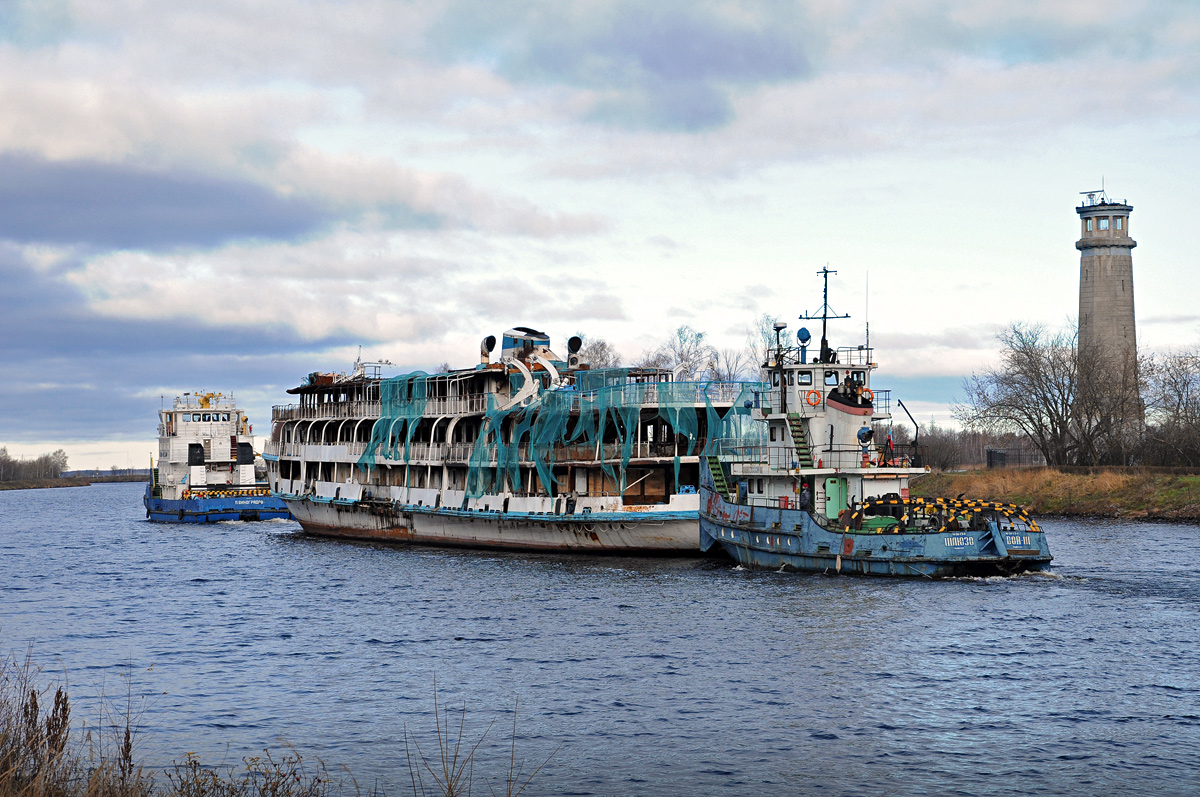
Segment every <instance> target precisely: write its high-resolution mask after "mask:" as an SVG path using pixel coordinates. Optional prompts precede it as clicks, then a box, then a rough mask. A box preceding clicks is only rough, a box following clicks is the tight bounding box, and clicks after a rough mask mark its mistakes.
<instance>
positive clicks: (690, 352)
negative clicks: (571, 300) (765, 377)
mask: <svg viewBox="0 0 1200 797" xmlns="http://www.w3.org/2000/svg"><path fill="white" fill-rule="evenodd" d="M775 320H776V319H775V317H774V316H771V315H767V314H766V313H764V314H762V315H760V316H759V317H758V318H756V319H755V320H754V322H753V324H751V326H750V327H749V328H747V330H746V344H745V346H744V347H742V348H727V349H718V348H717V347H716V346H714V345H712V344H711V343H710V342H709V339H708V334H707V333H705V332H701V331H699V330H697V329H694V328H692V327H691V326H690V325H688V324H684V325H682V326H680V327H678V328H677V329H675V331H673V332H672V333H671V334H670V335H668V336H667V337H666V338H665V339H664V340H662V341H661V342H660V343H659V344H658V345H656V346H653V347H651V348H650V349H647V350H646V351H643V352H642V353H641V354H640V355H638V356H637V357H635V358H633V359H632V360H631V361H630V363H629V367H632V368H666V369H669V370H672V371H677V372H678V374H679V377H678V378H679V381H685V382H705V381H715V382H737V381H741V380H757V379H759V378H760V373H759V369H760V368H761V367H762V364H763V363H764V362H766V360H767V354H768V350H769V349H771V348H774V346H775V338H774V334H775V333H774V329H775ZM578 336H579V337H580V338H581V339H582V340H583V347H582V348H581V349H580V352H579V353H580V355H582V356H583V357H584V358H585V359H587V361H588V362H589V363H590V364H591V367H592V368H619V367H621V366H622V365H624V362H625V361H624V358H623V357H622V356H621V354H620V352H618V351H617V350H616V348H614V347H613V345H612V344H610V343H609V342H608V341H606V340H604V339H603V338H598V337H592V336H590V335H587V334H584V333H582V332H580V333H578Z"/></svg>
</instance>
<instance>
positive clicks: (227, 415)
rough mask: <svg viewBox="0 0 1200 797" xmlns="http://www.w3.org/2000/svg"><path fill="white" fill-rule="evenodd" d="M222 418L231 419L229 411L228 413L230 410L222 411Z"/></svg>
mask: <svg viewBox="0 0 1200 797" xmlns="http://www.w3.org/2000/svg"><path fill="white" fill-rule="evenodd" d="M221 420H223V421H228V420H229V413H228V412H222V413H221Z"/></svg>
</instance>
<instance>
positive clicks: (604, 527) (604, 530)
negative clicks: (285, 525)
mask: <svg viewBox="0 0 1200 797" xmlns="http://www.w3.org/2000/svg"><path fill="white" fill-rule="evenodd" d="M283 500H284V502H285V503H286V504H287V506H288V509H289V510H291V513H292V516H293V517H295V519H296V520H298V521H299V522H300V525H301V527H302V528H303V529H304V530H305V531H306V532H307V533H309V534H313V535H318V536H322V537H340V538H345V539H357V540H375V541H384V542H398V543H416V544H422V545H442V546H455V547H469V548H493V549H507V550H539V551H570V552H578V553H620V554H660V555H662V554H665V555H675V556H698V555H700V524H699V516H698V513H697V512H680V511H663V512H630V511H626V512H597V513H576V514H571V515H566V514H553V513H546V514H536V513H525V512H481V511H473V510H459V509H446V508H433V507H420V506H411V505H397V504H395V503H389V502H384V501H378V502H375V501H354V500H339V499H328V498H319V497H312V496H291V495H284V496H283Z"/></svg>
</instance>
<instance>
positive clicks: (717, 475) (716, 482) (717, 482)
mask: <svg viewBox="0 0 1200 797" xmlns="http://www.w3.org/2000/svg"><path fill="white" fill-rule="evenodd" d="M704 460H705V462H707V463H708V472H709V473H711V474H712V479H713V488H714V489H716V491H717V493H718V494H719V495H720V496H721V497H722V498H724V499H725V500H726V501H729V500H731V499H730V494H729V482H727V481H726V480H725V469H724V468H723V467H721V460H719V459H717V458H716V457H713V456H708V457H705V458H704Z"/></svg>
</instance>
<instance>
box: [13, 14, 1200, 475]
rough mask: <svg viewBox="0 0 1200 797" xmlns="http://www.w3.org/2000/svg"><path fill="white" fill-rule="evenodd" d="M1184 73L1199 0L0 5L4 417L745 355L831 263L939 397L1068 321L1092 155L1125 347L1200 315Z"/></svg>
mask: <svg viewBox="0 0 1200 797" xmlns="http://www.w3.org/2000/svg"><path fill="white" fill-rule="evenodd" d="M1198 89H1200V6H1197V4H1196V3H1195V2H1194V1H1193V0H1188V1H1187V2H1170V0H1153V1H1150V0H1145V1H1144V2H1138V1H1137V0H1128V1H1127V2H1124V3H1121V4H1099V3H1095V2H1084V1H1083V0H1059V1H1058V2H1054V1H1053V0H1041V1H1039V2H1034V1H1033V0H1011V1H1010V2H1006V3H997V2H994V0H986V1H984V0H981V1H979V2H975V1H974V0H893V1H892V2H871V1H870V0H858V1H856V2H848V1H844V0H809V1H808V2H799V1H797V2H701V1H699V0H688V2H678V3H676V2H673V1H672V0H655V2H621V0H611V1H609V2H568V1H566V0H556V1H554V2H510V3H505V2H499V3H498V2H495V1H494V0H491V1H490V2H454V1H453V0H447V1H443V2H412V3H401V2H380V1H378V0H342V1H340V2H323V1H322V0H311V1H310V2H296V0H288V1H287V2H283V1H282V0H262V1H261V2H256V3H245V2H224V0H204V2H192V0H175V2H171V3H156V4H155V3H145V2H132V1H131V0H103V2H100V1H99V0H95V1H93V0H0V375H2V376H3V378H2V379H0V444H4V445H7V446H8V448H9V451H10V452H15V453H19V454H26V455H32V454H36V453H41V452H42V451H45V450H49V449H51V448H58V447H60V446H61V447H64V448H66V449H67V451H68V453H69V454H70V455H71V464H72V465H73V466H108V465H110V464H118V465H121V466H124V465H125V464H126V462H127V461H128V462H131V463H132V464H135V465H142V464H143V463H144V462H145V460H146V457H147V455H148V453H149V452H150V451H151V450H152V449H153V448H154V443H153V438H154V426H155V423H156V417H155V411H156V410H157V409H158V407H159V404H160V401H161V399H160V396H166V397H167V400H168V401H169V400H170V398H171V397H172V396H173V395H175V394H177V393H181V392H183V391H187V390H214V391H223V392H226V393H228V392H231V391H232V392H233V393H234V394H235V395H236V396H237V397H238V398H239V399H240V400H241V401H242V403H243V404H244V405H245V406H246V407H247V408H248V409H249V411H250V412H251V414H252V419H253V420H255V421H256V423H257V425H258V429H257V430H256V431H260V432H262V431H265V430H266V429H267V428H268V425H269V408H270V406H271V405H272V404H276V403H284V402H286V400H287V397H286V395H285V394H284V392H283V391H284V390H285V389H286V388H288V387H291V386H294V385H295V384H297V383H298V382H299V380H300V379H301V377H302V376H303V374H305V373H307V372H309V371H313V370H345V369H346V368H347V367H348V366H349V365H350V363H351V362H352V361H353V359H354V357H355V355H356V352H357V346H358V345H362V346H363V351H364V353H365V355H367V357H368V358H369V359H382V358H387V359H389V360H392V361H393V362H396V363H399V364H402V365H403V366H404V368H403V370H414V369H417V368H430V367H432V366H435V365H436V364H438V363H441V362H443V361H449V362H450V363H451V364H453V365H467V364H470V363H472V362H473V361H474V358H475V356H476V352H477V341H478V340H479V339H480V338H481V337H483V336H484V335H487V334H496V333H499V332H501V331H503V330H504V329H506V328H508V327H510V326H514V325H527V326H533V327H537V328H540V329H545V330H546V331H547V332H549V333H550V334H551V335H552V336H553V337H554V339H555V340H556V341H558V340H561V339H562V338H563V337H564V336H566V335H569V334H572V333H575V332H577V331H583V332H586V333H588V334H590V335H595V336H598V337H603V338H606V339H608V340H610V341H611V342H612V343H614V344H615V345H616V347H617V349H618V350H619V351H620V352H621V353H622V354H624V355H625V357H626V358H627V359H633V358H635V357H636V356H637V355H638V354H640V353H641V352H642V351H643V350H644V349H647V348H650V347H652V346H653V345H654V344H655V343H656V342H657V341H659V340H661V339H662V338H663V337H665V336H666V335H667V334H668V333H669V332H670V331H671V330H672V329H673V328H675V327H678V326H679V325H680V324H685V323H686V324H690V325H692V326H693V327H695V328H697V329H700V330H703V331H705V332H707V333H708V334H709V336H710V337H711V339H712V340H713V342H714V343H716V344H717V345H718V346H720V347H735V346H741V345H743V344H744V341H745V329H746V327H747V326H748V325H749V324H750V323H751V322H752V321H753V319H754V318H755V317H756V316H757V315H758V314H760V313H771V314H773V315H777V316H781V317H784V318H787V319H789V320H792V319H795V317H796V316H798V315H799V314H801V313H803V312H805V311H811V310H814V309H816V308H817V307H818V306H819V305H820V299H819V294H818V290H819V282H818V280H817V277H816V274H815V272H816V271H817V270H818V269H819V268H821V267H822V266H824V265H825V264H826V263H828V264H829V265H830V267H831V268H834V269H837V271H838V275H837V277H836V278H835V279H834V281H833V283H832V285H831V289H832V292H833V302H832V303H833V305H834V307H835V309H837V310H839V311H841V312H849V313H851V314H852V316H853V318H852V319H851V320H850V321H845V322H840V323H839V324H837V325H835V326H834V328H833V331H834V334H833V340H834V342H835V343H838V344H849V343H858V342H860V340H859V339H860V338H861V336H862V331H863V325H864V322H865V321H866V320H867V313H866V311H867V309H868V307H869V320H870V327H871V342H872V344H874V345H875V346H876V347H877V348H878V349H879V360H880V361H881V363H882V369H881V373H880V375H879V376H878V378H877V384H883V385H884V386H891V387H893V388H895V389H896V390H897V391H898V393H899V395H900V396H901V397H902V398H904V397H907V398H906V403H907V404H909V405H910V406H911V407H913V408H914V409H915V410H916V411H917V413H918V415H920V416H922V418H921V419H922V420H925V419H928V418H930V417H935V418H937V419H939V420H945V419H946V418H948V417H949V413H948V407H949V405H950V404H951V403H952V402H953V401H954V400H955V398H956V395H957V394H958V393H959V384H960V382H961V379H962V377H963V376H964V375H966V374H969V373H970V372H971V371H972V370H976V369H979V368H981V367H984V366H986V365H987V364H988V363H989V362H990V361H991V360H992V358H994V356H995V335H996V332H997V331H998V330H999V329H1001V328H1002V327H1004V326H1005V325H1006V324H1008V323H1010V322H1012V321H1016V320H1025V321H1042V322H1046V323H1048V324H1051V325H1060V324H1063V323H1064V322H1065V321H1066V319H1067V318H1068V317H1069V316H1073V315H1074V313H1075V310H1076V303H1077V287H1078V262H1079V261H1078V253H1077V252H1076V250H1075V248H1074V241H1075V239H1076V238H1077V237H1078V229H1079V228H1078V221H1077V217H1076V215H1075V213H1074V206H1075V205H1076V204H1078V200H1079V192H1080V191H1083V190H1088V189H1093V188H1098V187H1099V186H1100V183H1101V180H1102V179H1103V180H1104V183H1105V185H1106V187H1107V188H1108V190H1109V194H1110V195H1111V196H1114V197H1116V198H1125V199H1127V200H1128V201H1129V202H1130V203H1131V204H1133V205H1134V207H1135V211H1134V214H1133V218H1132V222H1131V227H1132V229H1131V233H1132V235H1133V237H1134V238H1136V239H1138V241H1139V246H1138V248H1137V249H1136V250H1135V253H1134V264H1135V273H1136V275H1137V311H1138V324H1139V329H1138V332H1139V338H1140V340H1139V342H1140V343H1141V344H1142V345H1143V347H1145V348H1149V349H1164V348H1169V347H1179V346H1188V345H1195V344H1197V343H1198V342H1200V310H1197V309H1196V304H1195V301H1194V299H1193V296H1194V290H1193V289H1192V285H1193V284H1192V282H1191V280H1192V279H1195V275H1196V274H1197V269H1196V266H1197V256H1196V254H1195V248H1194V247H1191V246H1190V245H1188V244H1187V243H1186V241H1187V240H1190V238H1188V237H1187V236H1188V235H1189V234H1190V228H1191V224H1192V222H1189V220H1188V219H1189V218H1190V216H1191V214H1190V211H1188V210H1187V208H1188V207H1189V205H1188V202H1189V201H1190V200H1191V198H1192V194H1193V188H1194V187H1193V185H1192V180H1193V178H1194V176H1195V175H1197V174H1200V168H1198V167H1200V91H1198ZM868 275H869V276H868ZM868 280H869V286H870V289H869V301H868V292H867V290H866V286H867V284H868ZM797 325H798V322H797V321H795V320H792V327H793V329H794V328H795V326H797ZM884 383H886V384H884Z"/></svg>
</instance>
